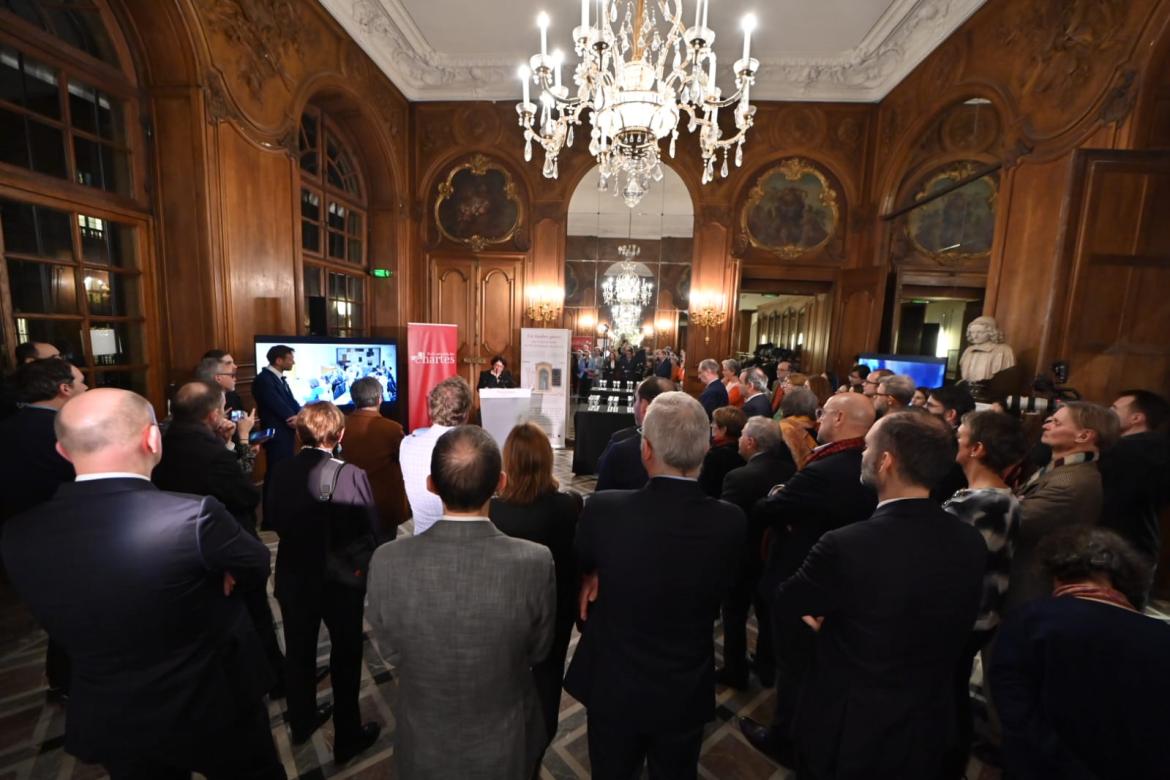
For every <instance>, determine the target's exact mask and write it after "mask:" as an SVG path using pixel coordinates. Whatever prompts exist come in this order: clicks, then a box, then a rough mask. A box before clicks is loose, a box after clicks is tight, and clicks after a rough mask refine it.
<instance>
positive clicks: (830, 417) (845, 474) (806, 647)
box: [740, 393, 877, 766]
mask: <svg viewBox="0 0 1170 780" xmlns="http://www.w3.org/2000/svg"><path fill="white" fill-rule="evenodd" d="M785 400H787V397H786V399H785ZM873 421H874V411H873V404H872V403H870V401H869V399H868V398H865V397H864V396H863V395H861V394H860V393H841V394H838V395H834V396H833V397H832V398H830V399H829V401H828V403H826V404H825V408H824V412H823V414H822V415H821V424H820V428H819V429H818V431H817V440H818V441H819V442H820V443H821V446H819V447H817V448H816V449H815V450H814V451H813V453H812V455H810V456H809V458H808V460H807V461H806V462H805V466H804V468H803V469H801V470H800V471H799V472H798V473H796V474H793V475H792V477H790V478H789V479H788V481H786V482H785V483H784V486H783V487H782V488H780V489H779V490H774V491H772V492H771V494H770V495H769V496H768V498H767V499H765V500H764V501H762V502H760V503H757V504H756V506H755V508H754V509H753V510H752V517H751V520H752V522H753V524H754V525H757V526H763V527H764V528H766V529H767V532H768V535H769V537H770V544H769V545H768V550H767V561H766V563H765V566H764V573H763V576H762V577H761V579H760V584H759V586H758V587H757V590H758V591H759V592H760V593H762V594H763V595H764V596H765V597H767V598H769V599H770V597H771V595H772V594H773V593H774V592H775V590H776V588H777V586H779V584H780V583H782V582H784V581H785V580H786V579H787V578H788V577H790V576H792V575H793V574H795V573H796V571H797V569H799V568H800V565H801V564H802V563H803V562H804V559H805V555H807V553H808V551H809V550H811V549H812V547H813V545H814V544H816V542H817V541H818V540H819V539H820V538H821V536H822V535H823V534H824V533H825V532H826V531H831V530H833V529H836V528H843V527H845V526H848V525H850V524H852V523H857V522H860V521H862V520H865V519H866V518H868V517H869V516H870V515H871V514H873V510H874V507H875V505H876V504H877V496H876V494H875V493H874V490H873V488H872V487H868V486H866V485H864V484H862V482H861V454H862V450H863V449H864V448H865V435H866V433H867V432H868V431H869V429H870V426H872V425H873ZM772 621H773V644H774V646H775V648H776V708H775V712H774V713H773V717H772V722H771V724H770V725H769V726H764V725H762V724H760V723H758V722H756V721H755V720H752V719H750V718H743V719H742V720H741V721H740V730H741V731H742V732H743V735H744V737H746V738H747V740H748V741H749V742H750V743H751V744H752V745H753V746H754V747H756V748H757V749H759V750H761V751H762V752H764V753H767V754H768V755H770V756H772V757H773V758H775V759H776V760H778V761H780V762H782V763H784V764H785V765H787V766H792V765H793V764H792V759H793V749H792V738H791V729H792V722H793V717H794V713H795V709H796V702H797V699H798V698H799V696H800V690H801V686H802V684H803V682H804V678H805V676H806V675H807V674H808V669H809V667H810V666H811V664H812V658H813V635H812V633H811V632H810V631H809V630H808V629H807V627H806V626H805V625H804V623H802V622H801V620H800V618H799V616H797V617H795V618H784V617H782V616H780V615H777V614H776V613H775V610H772Z"/></svg>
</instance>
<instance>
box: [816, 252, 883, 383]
mask: <svg viewBox="0 0 1170 780" xmlns="http://www.w3.org/2000/svg"><path fill="white" fill-rule="evenodd" d="M834 286H835V288H836V302H835V307H834V310H833V329H832V333H833V338H832V344H831V347H830V352H829V354H830V355H831V360H830V366H829V367H830V368H831V369H832V370H834V371H836V372H837V373H838V375H839V376H841V377H844V376H846V375H847V373H848V371H849V368H850V366H852V365H853V359H854V357H855V356H856V355H858V354H859V353H862V352H872V351H873V350H874V349H876V348H877V344H878V337H879V335H880V333H881V327H882V307H883V304H884V302H885V290H886V269H885V268H882V267H872V268H848V269H842V270H840V271H838V272H837V276H836V283H835V285H834Z"/></svg>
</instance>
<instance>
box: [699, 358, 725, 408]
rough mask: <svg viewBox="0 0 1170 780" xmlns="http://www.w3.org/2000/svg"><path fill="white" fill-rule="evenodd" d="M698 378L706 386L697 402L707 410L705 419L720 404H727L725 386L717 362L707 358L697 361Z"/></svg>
mask: <svg viewBox="0 0 1170 780" xmlns="http://www.w3.org/2000/svg"><path fill="white" fill-rule="evenodd" d="M699 379H700V380H701V381H702V382H703V384H705V385H706V386H707V388H706V389H705V390H703V392H702V394H701V395H700V396H699V403H701V404H702V405H703V408H704V409H706V410H707V419H708V420H710V419H711V415H713V414H715V410H716V409H718V408H719V407H720V406H727V388H726V387H724V385H723V380H722V379H720V378H719V363H718V362H716V361H714V360H712V359H711V358H707V359H705V360H703V361H702V362H700V363H699Z"/></svg>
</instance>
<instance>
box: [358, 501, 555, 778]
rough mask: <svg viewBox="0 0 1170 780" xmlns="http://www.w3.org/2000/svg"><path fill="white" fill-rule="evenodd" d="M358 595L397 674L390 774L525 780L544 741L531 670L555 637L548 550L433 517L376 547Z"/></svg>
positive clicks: (485, 526)
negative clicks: (394, 770)
mask: <svg viewBox="0 0 1170 780" xmlns="http://www.w3.org/2000/svg"><path fill="white" fill-rule="evenodd" d="M367 595H368V597H369V602H368V606H367V607H366V619H367V620H369V622H370V625H371V626H373V628H374V634H375V637H376V639H377V642H378V645H379V647H380V648H381V650H382V654H383V656H384V657H385V658H386V660H387V661H389V662H390V663H391V664H393V665H394V666H395V667H396V669H397V672H398V691H397V696H396V700H395V701H394V702H393V709H394V718H395V721H396V730H395V734H394V755H395V758H396V759H397V763H398V775H399V777H401V778H403V780H415V779H416V778H417V779H419V780H422V779H425V778H436V780H439V779H441V780H450V778H456V777H457V778H461V779H462V780H472V779H474V778H482V779H483V780H510V779H511V778H515V779H516V780H528V778H530V777H531V776H532V774H533V771H534V770H535V768H536V763H537V762H538V761H539V760H540V756H541V754H542V753H543V752H544V749H545V746H546V745H547V738H546V734H545V727H544V723H543V721H542V717H541V711H540V700H539V698H538V697H537V692H536V685H535V682H534V679H533V676H532V670H531V666H532V665H533V664H535V663H536V662H538V661H540V660H542V659H543V658H544V657H545V656H546V655H547V654H548V650H549V647H550V646H551V644H552V639H553V618H554V616H555V614H556V586H555V583H554V576H553V560H552V554H551V553H550V552H549V550H548V548H547V547H544V546H543V545H539V544H534V543H532V542H527V541H524V540H521V539H513V538H511V537H508V536H505V535H504V534H502V533H500V531H499V530H497V529H496V527H495V526H494V525H492V524H491V522H489V521H487V520H486V519H485V520H484V521H468V522H457V521H451V520H442V521H439V522H437V523H435V524H434V525H433V526H431V528H430V529H429V530H428V531H427V532H426V533H424V534H421V535H419V536H412V537H409V538H406V539H400V540H398V541H395V542H392V543H389V544H384V545H382V546H381V547H379V548H378V549H377V551H376V552H375V553H374V558H373V561H372V563H371V564H370V576H369V587H368V590H367Z"/></svg>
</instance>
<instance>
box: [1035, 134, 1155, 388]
mask: <svg viewBox="0 0 1170 780" xmlns="http://www.w3.org/2000/svg"><path fill="white" fill-rule="evenodd" d="M1168 201H1170V151H1167V152H1128V151H1096V150H1094V151H1088V150H1086V151H1081V152H1078V153H1077V155H1076V158H1075V159H1074V162H1073V180H1072V186H1071V189H1070V193H1069V202H1068V207H1067V209H1066V213H1067V214H1068V223H1067V225H1066V228H1065V231H1064V245H1063V251H1062V259H1061V261H1062V264H1063V265H1064V267H1066V268H1068V269H1069V280H1068V289H1069V290H1070V291H1071V294H1070V295H1068V296H1067V300H1068V305H1067V307H1066V308H1065V310H1064V311H1063V312H1062V314H1063V327H1062V329H1061V338H1060V340H1059V346H1058V348H1057V354H1058V356H1059V357H1062V358H1065V359H1067V360H1068V361H1069V363H1070V382H1071V383H1072V384H1073V385H1074V386H1076V387H1077V389H1078V390H1080V391H1081V393H1082V395H1083V396H1085V397H1086V398H1088V399H1090V400H1095V401H1098V402H1101V403H1109V402H1110V401H1111V400H1112V399H1113V398H1114V397H1115V396H1116V395H1117V393H1118V392H1119V391H1120V390H1122V389H1123V388H1125V387H1131V386H1136V387H1148V388H1153V389H1161V388H1164V387H1165V386H1166V385H1167V383H1168V382H1170V299H1167V297H1166V290H1170V224H1168V223H1167V221H1166V220H1165V217H1164V214H1165V204H1166V203H1167V202H1168Z"/></svg>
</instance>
